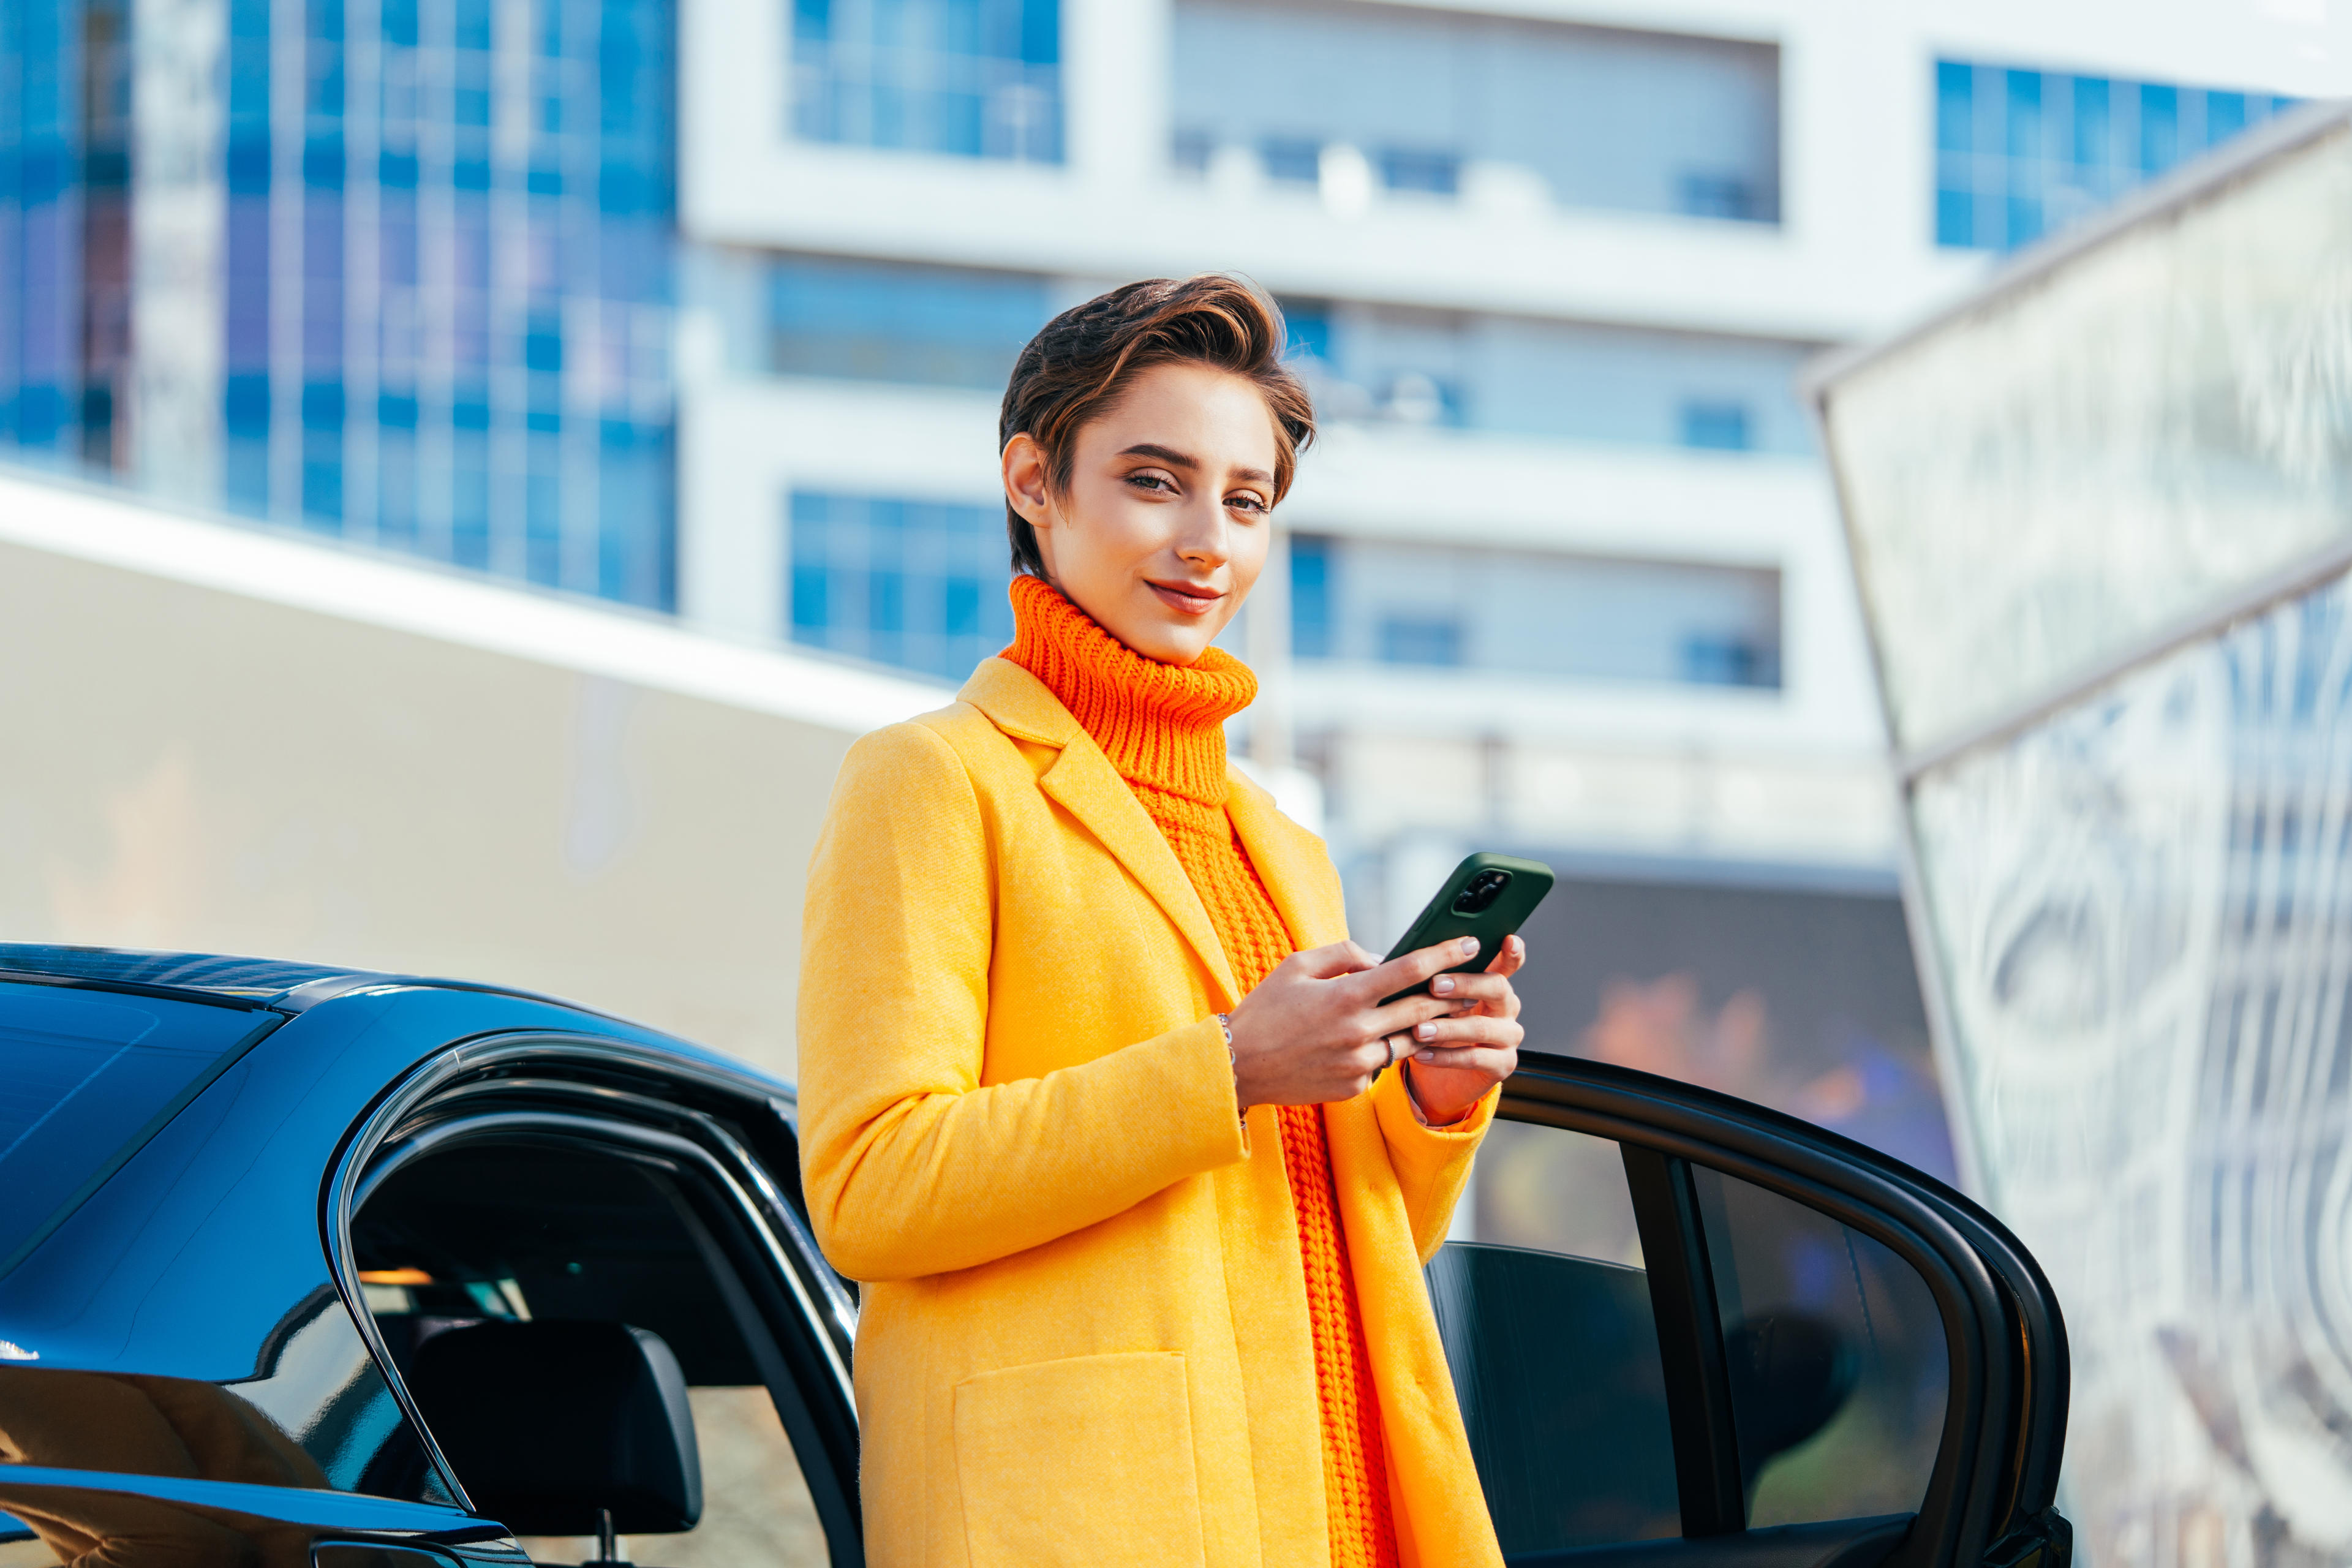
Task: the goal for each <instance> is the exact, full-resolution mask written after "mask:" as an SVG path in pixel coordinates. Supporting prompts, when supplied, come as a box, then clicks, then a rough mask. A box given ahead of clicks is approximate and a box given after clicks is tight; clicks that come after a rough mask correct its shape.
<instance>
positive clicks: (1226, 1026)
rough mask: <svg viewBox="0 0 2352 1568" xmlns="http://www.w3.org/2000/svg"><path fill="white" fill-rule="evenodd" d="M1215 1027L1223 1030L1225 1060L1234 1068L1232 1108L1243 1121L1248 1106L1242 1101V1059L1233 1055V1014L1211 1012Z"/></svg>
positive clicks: (1247, 1113)
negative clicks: (1215, 1023)
mask: <svg viewBox="0 0 2352 1568" xmlns="http://www.w3.org/2000/svg"><path fill="white" fill-rule="evenodd" d="M1210 1016H1212V1017H1213V1018H1215V1019H1216V1021H1217V1027H1219V1028H1220V1029H1223V1031H1224V1032H1225V1060H1226V1061H1228V1062H1230V1063H1232V1064H1233V1069H1234V1113H1235V1114H1236V1115H1238V1116H1239V1117H1240V1118H1241V1119H1242V1120H1243V1121H1244V1122H1246V1121H1248V1120H1249V1108H1248V1107H1247V1106H1245V1105H1244V1104H1243V1103H1242V1059H1241V1058H1239V1057H1237V1056H1235V1055H1234V1016H1233V1015H1232V1014H1230V1013H1213V1014H1211V1015H1210Z"/></svg>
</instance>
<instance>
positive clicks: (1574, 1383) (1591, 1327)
mask: <svg viewBox="0 0 2352 1568" xmlns="http://www.w3.org/2000/svg"><path fill="white" fill-rule="evenodd" d="M1428 1279H1429V1288H1430V1297H1431V1300H1432V1303H1433V1306H1434V1307H1435V1309H1436V1312H1437V1321H1438V1329H1439V1332H1440V1334H1441V1335H1442V1336H1443V1338H1444V1342H1445V1353H1446V1359H1447V1363H1448V1364H1449V1366H1450V1367H1451V1369H1452V1372H1453V1375H1454V1392H1455V1394H1456V1397H1457V1398H1458V1399H1459V1401H1460V1404H1461V1406H1462V1415H1463V1421H1464V1424H1465V1427H1466V1428H1467V1430H1468V1434H1469V1437H1470V1448H1471V1453H1472V1455H1473V1457H1474V1458H1475V1460H1476V1462H1477V1466H1478V1479H1479V1483H1480V1485H1481V1486H1482V1487H1483V1488H1484V1489H1485V1491H1486V1503H1487V1508H1488V1510H1489V1512H1490V1513H1491V1514H1492V1515H1493V1517H1494V1521H1495V1530H1496V1535H1497V1537H1498V1538H1499V1539H1500V1541H1501V1544H1502V1548H1503V1551H1504V1552H1505V1554H1506V1555H1507V1556H1516V1555H1517V1554H1519V1553H1521V1552H1546V1551H1558V1550H1561V1549H1565V1548H1572V1547H1580V1546H1596V1545H1604V1544H1608V1543H1610V1542H1623V1541H1640V1540H1649V1539H1654V1538H1656V1537H1660V1536H1670V1535H1674V1534H1675V1533H1677V1532H1678V1531H1680V1530H1681V1528H1682V1515H1681V1510H1680V1507H1679V1504H1678V1501H1677V1499H1676V1494H1675V1458H1674V1437H1673V1430H1672V1427H1671V1426H1670V1425H1669V1422H1668V1419H1667V1414H1666V1399H1665V1382H1664V1371H1663V1369H1662V1366H1661V1363H1660V1360H1659V1355H1658V1338H1657V1328H1656V1323H1655V1321H1654V1318H1653V1317H1652V1314H1651V1309H1650V1291H1649V1279H1648V1276H1647V1275H1646V1274H1644V1273H1643V1268H1642V1249H1641V1242H1640V1239H1639V1237H1638V1236H1637V1235H1636V1234H1635V1230H1634V1222H1633V1201H1632V1198H1631V1196H1630V1195H1629V1194H1628V1191H1627V1188H1626V1182H1625V1172H1624V1166H1623V1164H1622V1160H1621V1157H1620V1155H1619V1152H1618V1145H1617V1144H1615V1143H1614V1142H1610V1141H1609V1140H1607V1139H1603V1138H1594V1137H1589V1136H1587V1135H1585V1134H1583V1133H1580V1132H1570V1131H1565V1130H1562V1129H1559V1128H1553V1127H1540V1126H1535V1125H1530V1124H1528V1123H1522V1122H1509V1121H1498V1122H1496V1124H1495V1125H1494V1126H1493V1127H1492V1128H1491V1129H1490V1130H1489V1131H1488V1132H1487V1134H1486V1142H1485V1143H1484V1144H1483V1145H1482V1147H1481V1148H1480V1150H1479V1152H1478V1160H1477V1163H1476V1166H1475V1173H1474V1176H1473V1180H1472V1184H1471V1186H1470V1189H1469V1191H1467V1192H1466V1193H1465V1194H1464V1195H1463V1201H1462V1204H1461V1205H1460V1206H1459V1208H1458V1209H1457V1212H1456V1215H1455V1225H1454V1239H1452V1240H1449V1241H1448V1242H1447V1243H1446V1244H1445V1246H1444V1247H1443V1248H1441V1249H1440V1251H1439V1253H1438V1256H1437V1257H1436V1258H1434V1259H1433V1260H1432V1262H1431V1264H1430V1267H1429V1269H1428ZM1571 1345H1572V1346H1574V1347H1575V1351H1574V1353H1572V1354H1563V1353H1562V1347H1564V1346H1571Z"/></svg>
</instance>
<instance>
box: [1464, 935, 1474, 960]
mask: <svg viewBox="0 0 2352 1568" xmlns="http://www.w3.org/2000/svg"><path fill="white" fill-rule="evenodd" d="M1462 951H1463V952H1465V953H1469V954H1471V955H1472V956H1474V957H1475V955H1476V954H1477V952H1478V939H1477V938H1476V937H1475V936H1465V937H1464V938H1463V939H1462Z"/></svg>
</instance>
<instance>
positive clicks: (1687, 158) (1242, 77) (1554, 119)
mask: <svg viewBox="0 0 2352 1568" xmlns="http://www.w3.org/2000/svg"><path fill="white" fill-rule="evenodd" d="M1174 12H1175V15H1174V29H1173V34H1174V36H1173V44H1174V73H1173V74H1174V80H1173V83H1172V87H1173V94H1172V96H1173V99H1174V105H1173V107H1174V110H1175V113H1174V117H1173V118H1174V121H1175V123H1176V124H1178V125H1181V126H1182V127H1184V128H1185V129H1186V130H1187V131H1188V132H1192V133H1194V134H1197V135H1199V136H1201V137H1202V138H1203V140H1204V141H1206V142H1211V143H1213V144H1214V145H1218V146H1227V147H1233V148H1235V149H1244V148H1255V149H1257V150H1258V152H1259V153H1260V154H1261V156H1262V157H1263V158H1264V159H1265V164H1266V168H1267V173H1268V174H1269V176H1270V177H1272V178H1274V179H1276V180H1297V181H1311V180H1313V179H1314V178H1315V177H1316V163H1317V158H1318V153H1319V150H1320V149H1321V148H1322V147H1323V146H1324V145H1326V144H1328V143H1332V142H1339V143H1344V144H1346V145H1348V146H1351V147H1356V148H1360V149H1361V150H1363V151H1364V152H1365V153H1366V154H1367V155H1369V156H1370V158H1371V159H1372V161H1373V163H1374V165H1375V167H1376V168H1377V170H1378V172H1379V175H1380V179H1381V184H1382V186H1383V187H1384V188H1385V189H1386V190H1389V191H1395V192H1419V193H1427V194H1434V195H1453V194H1454V192H1455V191H1456V190H1457V188H1458V186H1459V183H1460V177H1461V174H1462V170H1463V166H1464V164H1465V163H1486V164H1489V165H1496V164H1502V165H1510V166H1512V167H1513V168H1515V169H1517V171H1519V172H1520V174H1522V175H1523V176H1524V177H1525V178H1526V180H1527V181H1528V183H1529V184H1532V185H1533V186H1535V187H1536V188H1538V189H1542V190H1548V191H1549V193H1550V195H1551V196H1552V198H1553V199H1554V200H1555V201H1558V202H1559V203H1561V204H1563V205H1572V206H1585V207H1601V208H1608V209H1615V210H1619V211H1635V212H1653V213H1673V212H1695V213H1702V214H1705V215H1706V216H1717V217H1729V218H1737V219H1741V220H1744V221H1749V222H1758V223H1777V222H1779V221H1780V51H1779V49H1778V48H1776V47H1773V46H1771V45H1769V44H1756V43H1748V42H1742V41H1737V40H1733V39H1727V38H1701V37H1686V36H1678V35H1672V34H1665V33H1650V32H1637V31H1633V30H1631V29H1622V28H1615V27H1593V26H1574V25H1568V24H1562V23H1558V22H1548V21H1538V20H1533V19H1528V18H1519V17H1505V16H1465V15H1459V14H1454V15H1448V14H1446V13H1444V12H1443V11H1439V10H1434V9H1425V8H1424V9H1409V8H1407V7H1405V6H1402V5H1361V4H1340V5H1319V4H1313V3H1311V0H1309V3H1307V4H1299V3H1296V0H1292V3H1281V4H1269V3H1267V0H1181V3H1180V4H1178V5H1176V6H1175V7H1174ZM1244 60H1270V61H1283V62H1286V68H1284V69H1282V70H1281V72H1280V73H1279V74H1280V90H1278V91H1271V92H1270V91H1268V90H1266V87H1265V79H1264V73H1262V72H1253V71H1250V70H1247V69H1237V68H1235V63H1234V62H1236V61H1244ZM1207 161H1208V153H1207V152H1206V150H1205V149H1204V150H1203V152H1202V164H1203V165H1205V163H1207ZM1694 175H1696V176H1697V177H1698V183H1697V184H1693V183H1692V178H1693V176H1694Z"/></svg>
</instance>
